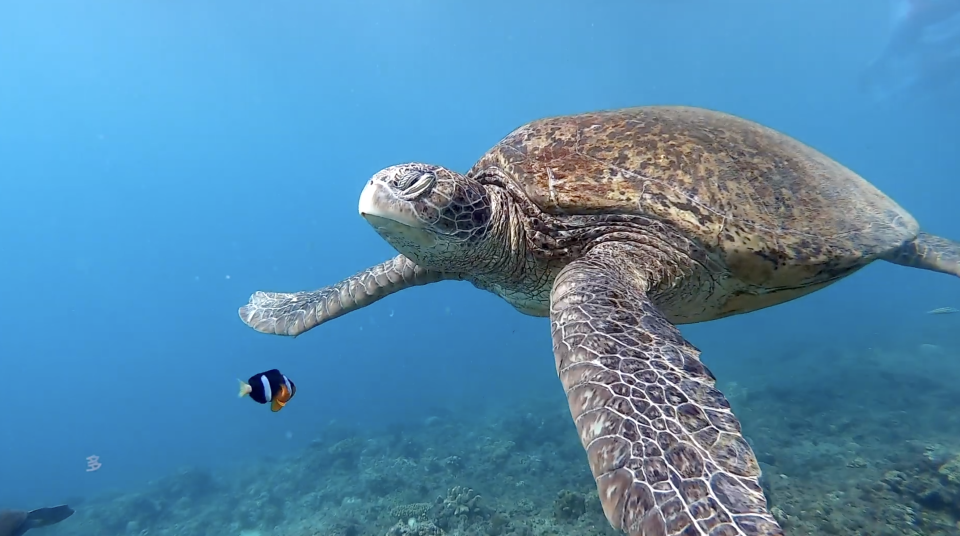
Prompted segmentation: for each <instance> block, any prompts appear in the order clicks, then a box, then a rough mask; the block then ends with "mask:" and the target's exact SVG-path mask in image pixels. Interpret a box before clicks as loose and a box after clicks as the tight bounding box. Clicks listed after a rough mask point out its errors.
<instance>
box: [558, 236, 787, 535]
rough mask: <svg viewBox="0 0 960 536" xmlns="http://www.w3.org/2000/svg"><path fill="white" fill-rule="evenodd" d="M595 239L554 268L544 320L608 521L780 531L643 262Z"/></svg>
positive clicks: (731, 531)
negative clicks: (651, 294) (654, 296)
mask: <svg viewBox="0 0 960 536" xmlns="http://www.w3.org/2000/svg"><path fill="white" fill-rule="evenodd" d="M608 245H610V246H613V245H612V244H608ZM605 246H606V245H605ZM603 247H604V246H599V247H597V248H594V249H593V250H591V251H590V252H589V253H588V254H587V255H586V256H585V257H583V258H581V259H579V260H577V261H574V262H572V263H570V264H569V265H567V266H566V267H565V268H564V269H563V270H562V271H561V272H560V274H559V275H558V276H557V278H556V280H555V281H554V284H553V293H552V296H551V305H550V321H551V331H552V335H553V351H554V356H555V357H556V364H557V372H558V373H559V375H560V380H561V382H562V383H563V388H564V391H565V392H566V394H567V401H568V403H569V404H570V413H571V414H572V416H573V419H574V422H575V423H576V426H577V430H578V432H579V434H580V441H581V442H582V443H583V447H584V449H586V452H587V458H588V461H589V463H590V469H591V470H592V472H593V476H594V478H595V479H596V483H597V491H598V492H599V494H600V502H601V504H602V505H603V511H604V513H605V514H606V516H607V519H608V520H609V521H610V524H611V525H613V527H614V528H617V529H620V530H622V531H624V532H626V533H627V534H629V535H631V536H654V535H657V536H671V535H681V534H682V535H692V534H699V535H707V534H724V535H729V536H733V535H739V536H774V535H780V536H782V535H783V530H782V529H781V528H780V526H779V525H778V524H777V521H776V520H775V519H774V518H773V516H772V515H771V514H770V512H769V511H768V510H767V502H766V499H765V498H764V495H763V491H762V490H761V488H760V484H759V478H760V466H759V465H758V464H757V459H756V456H755V455H754V453H753V451H752V449H751V448H750V445H748V444H747V442H746V440H744V438H743V435H742V434H741V432H740V423H739V421H738V420H737V418H736V417H735V416H734V415H733V413H732V412H731V410H730V405H729V403H728V402H727V400H726V398H724V396H723V394H722V393H720V391H718V390H717V389H715V388H714V383H715V379H714V377H713V375H712V374H711V373H710V371H709V370H707V368H706V367H705V366H704V365H703V364H702V363H701V362H700V359H699V354H700V352H699V350H697V349H696V348H695V347H693V346H692V345H691V344H690V343H688V342H687V341H686V340H684V338H683V336H682V335H681V334H680V331H679V330H678V329H677V328H676V327H675V326H673V325H672V324H671V323H670V322H668V321H667V319H666V318H665V317H664V316H663V315H662V314H661V313H660V312H659V311H658V310H657V308H656V306H655V305H654V304H653V303H652V302H651V300H650V299H649V298H648V297H647V295H646V292H645V289H646V288H647V284H646V282H645V281H643V280H642V278H643V277H645V274H647V273H649V272H650V271H649V270H646V269H644V268H645V267H644V266H643V265H642V264H640V263H639V262H631V259H630V257H631V255H630V252H629V251H618V252H614V251H612V250H611V249H609V248H608V249H607V250H604V249H602V248H603ZM614 247H615V246H614Z"/></svg>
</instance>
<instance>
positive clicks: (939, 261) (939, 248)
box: [884, 233, 960, 276]
mask: <svg viewBox="0 0 960 536" xmlns="http://www.w3.org/2000/svg"><path fill="white" fill-rule="evenodd" d="M884 260H886V261H888V262H892V263H894V264H899V265H901V266H909V267H911V268H922V269H924V270H931V271H933V272H940V273H943V274H951V275H955V276H960V243H957V242H954V241H953V240H950V239H949V238H943V237H941V236H937V235H932V234H929V233H919V234H918V235H917V237H916V238H914V239H913V240H911V241H909V242H907V243H905V244H904V245H902V246H900V248H898V249H896V250H894V251H893V252H891V253H890V255H888V256H886V257H884Z"/></svg>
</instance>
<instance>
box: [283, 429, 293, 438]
mask: <svg viewBox="0 0 960 536" xmlns="http://www.w3.org/2000/svg"><path fill="white" fill-rule="evenodd" d="M284 435H285V436H286V437H287V439H293V432H291V431H290V430H287V433H286V434H284Z"/></svg>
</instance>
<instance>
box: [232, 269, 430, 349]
mask: <svg viewBox="0 0 960 536" xmlns="http://www.w3.org/2000/svg"><path fill="white" fill-rule="evenodd" d="M445 278H446V277H445V276H444V274H441V273H439V272H433V271H430V270H425V269H423V268H421V267H420V266H417V264H416V263H414V262H413V261H412V260H410V259H408V258H406V257H404V256H403V255H398V256H396V257H394V258H392V259H390V260H388V261H386V262H382V263H380V264H378V265H376V266H371V267H370V268H367V269H366V270H364V271H362V272H359V273H357V274H355V275H353V276H351V277H349V278H347V279H344V280H343V281H341V282H339V283H337V284H335V285H332V286H329V287H324V288H321V289H319V290H313V291H303V292H292V293H284V292H262V291H257V292H255V293H254V294H253V295H252V296H250V302H249V303H247V305H244V306H243V307H241V308H240V309H239V311H238V312H239V314H240V319H241V320H243V322H244V323H245V324H246V325H248V326H250V327H251V328H253V329H255V330H257V331H259V332H261V333H272V334H276V335H291V336H297V335H299V334H301V333H303V332H304V331H307V330H310V329H312V328H314V327H316V326H319V325H320V324H322V323H324V322H326V321H327V320H332V319H334V318H337V317H338V316H341V315H345V314H347V313H349V312H350V311H354V310H356V309H360V308H363V307H366V306H367V305H370V304H371V303H373V302H375V301H377V300H379V299H380V298H383V297H386V296H389V295H390V294H393V293H394V292H397V291H400V290H403V289H405V288H409V287H415V286H418V285H426V284H428V283H435V282H437V281H440V280H443V279H445Z"/></svg>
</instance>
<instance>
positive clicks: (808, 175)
mask: <svg viewBox="0 0 960 536" xmlns="http://www.w3.org/2000/svg"><path fill="white" fill-rule="evenodd" d="M489 166H497V167H499V168H500V169H501V170H503V171H504V172H505V174H506V175H507V176H508V177H509V180H511V181H514V183H515V184H514V185H515V186H516V188H515V189H518V190H520V191H523V192H525V194H526V196H527V197H528V198H529V200H530V201H532V202H533V203H534V204H535V205H536V206H537V207H539V208H540V210H542V211H543V212H545V213H548V214H552V215H555V216H565V215H599V214H636V215H642V216H646V217H652V218H656V219H658V220H661V221H664V222H667V223H669V224H671V225H673V226H674V227H676V228H678V229H680V231H681V232H682V233H684V234H685V235H686V236H688V237H689V238H691V239H694V240H696V241H698V242H699V243H700V244H701V245H702V246H704V247H706V248H707V249H708V250H712V251H714V252H716V253H718V254H719V256H720V257H721V258H722V260H723V261H724V262H725V263H726V264H727V266H729V267H730V268H731V270H732V271H733V272H735V273H736V275H738V276H739V277H740V278H741V279H743V280H746V281H748V282H751V283H753V284H756V285H770V286H777V285H786V286H790V285H792V284H797V283H798V282H800V281H802V280H804V279H807V278H810V277H814V279H818V278H817V277H815V276H816V275H817V274H818V273H821V272H823V271H829V270H831V269H833V270H836V271H837V272H838V273H837V274H836V276H837V277H839V276H841V274H840V273H839V272H840V271H844V272H849V271H850V269H851V268H852V269H856V268H857V267H860V266H863V265H865V264H867V263H868V262H870V261H872V260H874V259H876V258H877V257H879V256H880V255H882V254H884V253H886V252H889V251H891V250H893V249H895V248H897V247H899V246H900V245H901V244H903V243H904V242H905V241H907V240H910V239H912V238H914V237H915V236H916V235H917V233H918V231H919V225H918V224H917V221H916V220H915V219H914V218H913V217H912V216H911V215H910V214H909V213H908V212H907V211H906V210H904V209H903V208H902V207H900V206H899V205H898V204H897V203H896V202H894V201H893V200H892V199H890V198H889V197H887V196H886V195H885V194H884V193H883V192H881V191H880V190H878V189H877V188H876V187H874V186H873V185H871V184H870V183H869V182H867V181H866V180H864V179H863V178H861V177H860V176H859V175H857V174H856V173H854V172H853V171H851V170H850V169H848V168H846V167H844V166H843V165H841V164H839V163H838V162H836V161H834V160H833V159H831V158H829V157H827V156H826V155H824V154H822V153H820V152H818V151H817V150H815V149H813V148H811V147H809V146H807V145H805V144H803V143H800V142H799V141H797V140H795V139H793V138H791V137H789V136H786V135H784V134H782V133H780V132H777V131H775V130H773V129H770V128H767V127H764V126H762V125H759V124H757V123H754V122H752V121H748V120H746V119H743V118H740V117H736V116H733V115H729V114H725V113H720V112H715V111H710V110H704V109H699V108H691V107H660V106H656V107H639V108H628V109H623V110H614V111H606V112H594V113H584V114H579V115H570V116H561V117H552V118H546V119H541V120H537V121H533V122H531V123H529V124H527V125H524V126H522V127H520V128H518V129H516V130H515V131H513V132H512V133H510V134H509V135H507V136H506V137H505V138H504V139H503V140H501V141H500V143H498V144H497V145H496V146H495V147H493V148H492V149H491V150H490V151H489V152H488V153H487V154H486V155H485V156H484V157H483V158H482V159H481V160H480V161H479V162H478V163H477V165H476V166H475V167H474V169H473V170H472V171H471V174H472V175H474V176H478V177H480V176H482V175H483V170H484V169H486V168H488V167H489ZM792 267H798V268H799V269H794V270H791V268H792ZM778 271H779V272H778ZM844 275H845V274H844Z"/></svg>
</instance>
